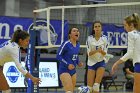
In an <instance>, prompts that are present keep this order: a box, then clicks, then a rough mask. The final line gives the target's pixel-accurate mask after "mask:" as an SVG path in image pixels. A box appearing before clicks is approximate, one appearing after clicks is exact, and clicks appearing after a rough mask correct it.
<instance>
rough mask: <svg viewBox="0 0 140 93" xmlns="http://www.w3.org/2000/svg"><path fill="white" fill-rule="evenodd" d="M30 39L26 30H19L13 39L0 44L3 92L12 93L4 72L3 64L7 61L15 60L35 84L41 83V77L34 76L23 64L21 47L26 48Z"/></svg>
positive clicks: (0, 73) (22, 71) (19, 68)
mask: <svg viewBox="0 0 140 93" xmlns="http://www.w3.org/2000/svg"><path fill="white" fill-rule="evenodd" d="M29 39H30V36H29V34H28V33H27V32H26V31H22V30H17V31H15V32H14V34H13V37H12V39H11V40H8V41H6V42H4V43H3V44H1V45H0V90H2V93H11V90H10V88H9V85H8V83H7V81H6V78H5V76H4V73H3V66H4V64H5V63H7V62H11V61H13V62H15V65H16V67H17V68H18V70H19V71H20V72H21V73H22V74H23V75H25V76H26V77H27V78H30V79H31V80H32V81H33V83H34V84H39V83H40V79H39V78H36V77H33V76H32V75H31V74H30V73H29V72H27V70H26V69H24V67H22V65H21V54H20V47H23V48H26V47H27V46H28V44H29Z"/></svg>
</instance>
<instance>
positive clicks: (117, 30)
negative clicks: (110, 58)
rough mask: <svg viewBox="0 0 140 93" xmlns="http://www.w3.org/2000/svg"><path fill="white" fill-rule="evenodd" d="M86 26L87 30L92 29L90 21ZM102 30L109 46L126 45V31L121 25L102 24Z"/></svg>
mask: <svg viewBox="0 0 140 93" xmlns="http://www.w3.org/2000/svg"><path fill="white" fill-rule="evenodd" d="M86 26H87V28H89V31H92V30H91V28H92V23H87V24H86ZM102 31H103V34H104V35H106V36H107V37H108V40H109V46H127V32H126V31H125V30H124V27H123V26H116V25H114V24H102ZM90 33H91V32H90Z"/></svg>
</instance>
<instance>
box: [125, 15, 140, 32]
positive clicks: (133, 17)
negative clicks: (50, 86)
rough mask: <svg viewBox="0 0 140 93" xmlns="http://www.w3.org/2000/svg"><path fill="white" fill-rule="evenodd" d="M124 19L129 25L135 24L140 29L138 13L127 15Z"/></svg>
mask: <svg viewBox="0 0 140 93" xmlns="http://www.w3.org/2000/svg"><path fill="white" fill-rule="evenodd" d="M124 20H125V21H126V23H127V24H128V25H129V26H130V25H131V24H133V25H134V27H135V28H136V29H137V30H140V17H139V15H138V14H137V13H134V14H132V15H131V16H127V17H126V18H125V19H124Z"/></svg>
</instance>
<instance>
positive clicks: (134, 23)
mask: <svg viewBox="0 0 140 93" xmlns="http://www.w3.org/2000/svg"><path fill="white" fill-rule="evenodd" d="M123 24H124V28H125V30H126V31H127V32H128V48H127V53H126V54H125V55H124V56H123V57H121V58H120V59H119V60H118V61H116V62H115V63H114V65H113V67H112V74H114V72H115V70H116V69H117V68H118V65H119V64H121V63H123V62H126V60H128V59H129V58H132V59H133V65H134V88H133V91H134V93H140V16H139V15H138V14H137V13H134V14H132V15H131V16H128V17H126V18H125V19H124V22H123Z"/></svg>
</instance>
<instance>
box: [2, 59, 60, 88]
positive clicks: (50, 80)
mask: <svg viewBox="0 0 140 93" xmlns="http://www.w3.org/2000/svg"><path fill="white" fill-rule="evenodd" d="M46 60H47V59H46ZM21 63H22V66H23V67H24V66H25V63H24V62H23V61H22V62H21ZM57 70H58V68H57V62H48V61H46V62H40V64H39V78H40V79H41V81H42V82H41V84H39V86H40V87H58V86H59V79H58V71H57ZM3 72H4V75H5V77H6V79H7V82H8V84H9V86H10V87H27V86H28V84H27V79H26V78H25V76H24V75H23V74H22V73H21V72H20V71H19V70H18V69H17V67H16V65H15V63H14V62H8V63H6V64H5V65H4V68H3Z"/></svg>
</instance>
